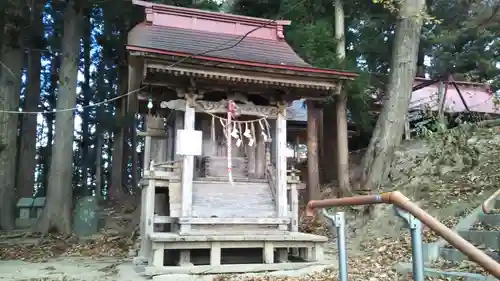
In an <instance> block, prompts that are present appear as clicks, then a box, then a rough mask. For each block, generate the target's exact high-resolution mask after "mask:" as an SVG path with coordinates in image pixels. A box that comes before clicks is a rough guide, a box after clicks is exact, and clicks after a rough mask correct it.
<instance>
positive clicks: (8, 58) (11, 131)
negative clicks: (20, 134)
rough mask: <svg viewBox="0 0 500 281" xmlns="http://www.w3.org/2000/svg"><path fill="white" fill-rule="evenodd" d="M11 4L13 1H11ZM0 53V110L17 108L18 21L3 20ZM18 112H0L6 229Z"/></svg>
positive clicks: (0, 195) (0, 192)
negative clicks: (4, 23)
mask: <svg viewBox="0 0 500 281" xmlns="http://www.w3.org/2000/svg"><path fill="white" fill-rule="evenodd" d="M12 5H13V6H14V4H12ZM21 6H22V4H21V3H17V5H16V6H14V7H13V9H12V11H10V9H9V10H7V11H6V13H17V14H18V15H20V14H21V11H22V8H21ZM4 30H5V35H4V37H3V44H4V45H3V47H2V49H1V50H2V52H1V56H0V58H1V61H2V64H3V65H2V66H0V68H1V69H2V70H1V72H0V93H2V94H1V95H0V109H1V110H4V111H17V107H18V106H19V98H20V94H21V69H22V66H23V58H24V57H23V51H22V48H21V31H20V30H19V22H18V23H17V25H16V24H13V23H10V22H6V26H5V29H4ZM18 119H19V118H18V115H17V114H10V113H1V112H0V182H1V184H0V228H1V229H3V230H4V231H10V230H12V229H13V228H14V205H15V203H16V200H15V177H16V176H15V175H16V156H17V155H16V153H17V125H18V124H17V123H18Z"/></svg>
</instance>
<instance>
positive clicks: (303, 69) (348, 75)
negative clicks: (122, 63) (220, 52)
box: [126, 45, 359, 79]
mask: <svg viewBox="0 0 500 281" xmlns="http://www.w3.org/2000/svg"><path fill="white" fill-rule="evenodd" d="M126 48H127V50H130V51H138V52H147V53H154V54H160V55H169V56H179V57H190V58H193V59H199V60H207V61H215V62H222V63H232V64H237V65H245V66H253V67H263V68H270V69H281V70H291V71H301V72H308V73H318V74H329V75H334V76H336V77H341V78H347V79H353V78H356V77H358V75H359V74H358V73H355V72H347V71H339V70H333V69H325V68H316V67H299V66H290V65H276V64H266V63H259V62H251V61H242V60H232V59H224V58H215V57H210V56H204V55H192V54H188V53H179V52H171V51H166V50H159V49H151V48H144V47H136V46H131V45H127V46H126Z"/></svg>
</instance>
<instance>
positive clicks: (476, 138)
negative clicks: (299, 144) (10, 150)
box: [0, 128, 500, 281]
mask: <svg viewBox="0 0 500 281" xmlns="http://www.w3.org/2000/svg"><path fill="white" fill-rule="evenodd" d="M498 132H499V131H498V129H497V128H480V129H472V130H471V129H468V130H460V131H456V132H453V131H450V132H446V133H443V134H441V135H439V134H436V135H433V136H430V137H427V138H426V139H425V140H414V141H411V142H407V143H405V144H404V145H403V146H402V148H401V149H400V150H399V151H398V152H397V153H396V157H395V164H394V167H393V169H392V171H391V177H390V178H391V180H390V181H388V182H387V183H386V184H385V186H384V187H383V190H385V191H388V190H399V191H401V192H402V193H403V194H405V195H406V196H407V197H409V198H410V199H411V200H413V201H414V202H417V203H418V204H419V205H420V206H421V207H422V208H423V209H425V210H427V211H428V212H429V213H430V214H431V215H433V216H435V217H437V218H438V219H440V220H441V221H442V222H444V223H445V224H446V225H447V226H449V227H453V226H454V225H455V224H456V223H457V222H458V221H459V220H460V218H461V217H464V216H465V215H467V214H468V213H469V212H470V211H471V210H473V209H474V208H476V207H477V206H478V205H479V204H481V203H482V202H483V201H484V200H485V199H486V198H487V197H488V196H489V195H490V194H492V193H493V192H494V191H496V190H497V189H499V188H500V187H499V185H500V184H498V182H500V181H499V177H500V161H499V160H498V159H500V134H498ZM351 167H353V169H355V168H356V163H351ZM333 189H334V186H325V187H324V188H323V196H324V197H331V196H332V194H333V192H332V190H333ZM381 191H382V190H381ZM355 192H356V193H358V194H363V193H364V192H363V191H356V190H355ZM377 208H378V211H377V212H376V214H377V215H376V217H375V218H373V219H371V220H369V221H368V220H367V218H366V216H364V215H363V214H362V212H361V211H360V208H344V209H338V210H329V211H330V212H332V213H333V212H335V211H340V210H342V211H345V212H346V217H347V223H348V227H347V228H348V249H349V250H348V256H349V276H350V279H349V280H351V281H357V280H363V281H365V280H374V281H377V280H411V279H410V278H409V277H408V276H404V277H403V276H398V274H396V272H395V271H394V270H393V266H394V264H396V263H398V262H405V261H409V259H410V257H411V251H410V237H409V231H408V230H406V229H404V227H403V224H402V223H401V220H400V219H399V218H397V217H396V216H395V215H394V211H393V209H392V207H390V206H382V205H381V206H378V207H377ZM105 213H106V214H107V218H108V222H107V227H106V228H107V230H106V231H105V232H103V233H102V235H99V236H96V237H95V239H92V240H87V241H78V240H77V239H75V238H73V237H60V236H46V237H40V236H38V235H36V234H22V233H21V234H19V233H18V234H17V235H16V234H12V233H3V234H1V233H0V280H24V281H28V280H30V281H35V280H44V281H52V280H68V281H77V280H80V281H94V280H103V281H108V280H109V281H112V280H113V281H114V280H117V281H118V280H124V281H138V280H144V279H142V278H140V277H138V274H137V273H136V272H135V271H134V267H133V266H132V262H131V260H130V258H129V255H130V249H131V248H132V247H133V246H134V244H135V241H134V240H135V236H136V235H135V234H136V233H133V232H131V231H130V230H131V229H133V228H134V227H133V225H132V226H131V225H130V224H131V223H132V222H131V219H130V214H131V210H130V209H128V210H125V209H123V208H121V209H118V210H117V209H116V208H114V209H113V210H111V209H107V210H106V211H105ZM301 228H302V230H304V231H307V232H312V233H317V234H327V232H328V230H327V229H328V228H327V227H326V226H325V225H324V224H323V223H322V222H321V221H319V220H318V221H314V222H312V223H304V224H303V225H302V226H301ZM328 235H329V236H330V237H331V238H332V241H331V243H330V244H329V245H328V247H327V251H326V252H327V253H326V255H327V258H328V259H329V260H330V262H331V265H332V267H331V268H330V269H328V270H322V271H320V272H317V273H308V274H305V273H304V274H302V275H301V276H297V274H292V275H294V276H288V277H279V276H274V277H273V278H271V277H262V276H256V275H247V276H245V275H241V276H237V277H236V276H224V277H218V278H215V279H216V280H220V281H222V280H226V281H230V280H266V281H270V280H283V281H284V280H287V281H292V280H296V281H298V280H324V281H326V280H328V281H330V280H331V281H335V280H338V279H337V272H336V267H337V261H336V253H337V249H336V246H335V235H331V234H328ZM424 238H425V241H426V242H433V241H436V240H437V239H438V237H436V236H435V235H434V234H433V233H432V231H430V230H429V229H424ZM456 270H460V269H456ZM462 270H463V268H462ZM467 270H470V267H468V268H467ZM174 279H175V278H174ZM427 280H446V279H438V278H434V279H431V278H428V279H427ZM172 281H174V280H173V279H172ZM176 281H177V280H176Z"/></svg>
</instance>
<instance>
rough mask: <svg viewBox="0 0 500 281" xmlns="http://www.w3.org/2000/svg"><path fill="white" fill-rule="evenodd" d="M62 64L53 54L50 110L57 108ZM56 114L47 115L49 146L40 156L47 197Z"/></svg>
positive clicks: (43, 184)
mask: <svg viewBox="0 0 500 281" xmlns="http://www.w3.org/2000/svg"><path fill="white" fill-rule="evenodd" d="M60 64H61V58H60V57H59V54H57V53H56V54H53V57H52V61H51V63H50V86H49V96H48V97H47V100H48V102H49V103H50V108H55V107H56V91H57V90H56V89H57V84H58V82H59V75H58V73H59V68H60ZM54 119H55V118H54V114H47V115H45V122H46V123H47V146H46V147H44V148H43V150H42V149H40V154H41V156H42V158H43V173H42V186H43V190H44V194H45V196H47V190H48V189H49V173H50V161H51V159H52V142H53V140H54Z"/></svg>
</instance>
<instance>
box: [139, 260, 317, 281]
mask: <svg viewBox="0 0 500 281" xmlns="http://www.w3.org/2000/svg"><path fill="white" fill-rule="evenodd" d="M318 265H324V264H322V263H318V262H301V263H275V264H243V265H242V264H224V265H219V266H212V265H199V266H163V267H154V266H146V268H145V270H144V271H143V272H142V273H141V274H142V275H144V276H148V277H151V276H157V275H165V274H189V275H211V274H238V273H253V272H259V273H260V272H271V271H281V270H299V269H302V268H307V267H311V266H318Z"/></svg>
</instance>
